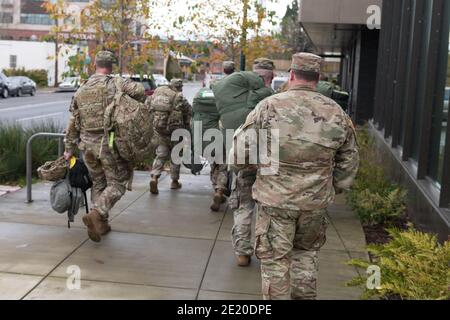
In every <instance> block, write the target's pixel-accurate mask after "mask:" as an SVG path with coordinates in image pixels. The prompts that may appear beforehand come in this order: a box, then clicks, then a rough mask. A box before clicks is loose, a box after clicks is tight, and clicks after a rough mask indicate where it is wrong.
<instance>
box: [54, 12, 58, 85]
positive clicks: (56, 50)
mask: <svg viewBox="0 0 450 320" xmlns="http://www.w3.org/2000/svg"><path fill="white" fill-rule="evenodd" d="M55 26H56V35H55V88H57V87H58V61H59V39H58V38H59V21H58V14H57V15H56V18H55Z"/></svg>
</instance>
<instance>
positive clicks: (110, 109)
mask: <svg viewBox="0 0 450 320" xmlns="http://www.w3.org/2000/svg"><path fill="white" fill-rule="evenodd" d="M110 78H111V77H110ZM112 80H113V82H114V86H115V87H116V94H115V95H114V98H113V100H112V101H111V103H110V104H109V105H108V106H107V107H106V109H105V117H104V128H105V134H107V135H108V133H109V131H111V129H112V127H113V125H114V123H113V122H114V120H113V119H112V117H113V115H114V111H115V110H116V106H117V105H118V104H119V102H120V99H121V98H122V95H123V91H122V89H121V88H120V86H119V83H118V81H119V78H118V77H113V78H112Z"/></svg>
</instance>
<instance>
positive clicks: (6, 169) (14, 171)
mask: <svg viewBox="0 0 450 320" xmlns="http://www.w3.org/2000/svg"><path fill="white" fill-rule="evenodd" d="M62 131H63V130H62V127H60V126H59V125H56V124H54V123H52V122H46V123H45V122H44V123H41V124H36V125H33V126H32V127H23V126H22V125H20V124H17V123H0V183H4V184H19V185H23V183H24V179H25V175H26V153H25V152H26V144H27V140H28V139H29V138H30V137H31V136H32V135H33V134H35V133H38V132H51V133H60V132H62ZM32 150H33V156H32V164H33V165H32V168H33V177H37V174H36V169H37V168H38V167H39V166H41V165H42V164H43V163H45V162H46V161H51V160H55V159H56V158H57V157H58V140H57V139H50V138H37V139H36V140H34V142H33V146H32Z"/></svg>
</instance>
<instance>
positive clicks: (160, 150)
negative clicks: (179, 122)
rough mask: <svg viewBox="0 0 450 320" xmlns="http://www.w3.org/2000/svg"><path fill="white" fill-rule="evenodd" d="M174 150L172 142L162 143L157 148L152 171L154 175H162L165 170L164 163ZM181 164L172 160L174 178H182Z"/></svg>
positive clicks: (171, 169) (171, 170)
mask: <svg viewBox="0 0 450 320" xmlns="http://www.w3.org/2000/svg"><path fill="white" fill-rule="evenodd" d="M171 151H172V144H170V143H162V144H159V145H158V147H157V148H156V157H155V160H154V161H153V166H152V171H151V172H150V174H151V176H152V177H160V176H161V173H162V172H163V171H164V164H165V163H166V161H169V160H170V154H171ZM180 168H181V166H180V165H176V164H174V163H173V162H172V161H171V162H170V176H171V178H172V180H179V179H180Z"/></svg>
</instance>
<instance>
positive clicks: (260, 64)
mask: <svg viewBox="0 0 450 320" xmlns="http://www.w3.org/2000/svg"><path fill="white" fill-rule="evenodd" d="M260 69H262V70H269V71H273V70H274V69H275V63H274V62H273V61H272V60H270V59H267V58H258V59H256V60H255V61H254V62H253V70H260Z"/></svg>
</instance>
